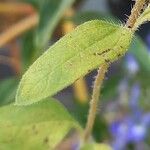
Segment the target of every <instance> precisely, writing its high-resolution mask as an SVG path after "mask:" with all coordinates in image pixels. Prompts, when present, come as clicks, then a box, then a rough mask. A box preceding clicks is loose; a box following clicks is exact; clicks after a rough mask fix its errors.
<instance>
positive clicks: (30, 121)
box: [0, 99, 80, 150]
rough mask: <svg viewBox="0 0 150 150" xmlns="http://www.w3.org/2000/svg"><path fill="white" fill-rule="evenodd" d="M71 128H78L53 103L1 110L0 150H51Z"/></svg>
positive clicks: (60, 106) (66, 113)
mask: <svg viewBox="0 0 150 150" xmlns="http://www.w3.org/2000/svg"><path fill="white" fill-rule="evenodd" d="M72 128H80V127H79V126H78V123H76V122H75V121H74V119H73V118H72V117H71V116H70V115H69V113H68V112H67V111H66V109H65V108H64V107H63V106H62V105H61V104H60V103H59V102H58V101H57V100H54V99H49V100H46V101H43V102H40V103H37V104H34V105H30V106H20V107H19V106H14V105H13V104H12V105H8V106H4V107H1V108H0V150H52V149H53V148H54V147H55V146H56V145H57V144H59V142H60V141H61V140H62V139H63V138H64V137H65V136H66V134H68V132H69V131H70V130H71V129H72ZM79 130H80V129H79Z"/></svg>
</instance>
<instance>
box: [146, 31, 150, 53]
mask: <svg viewBox="0 0 150 150" xmlns="http://www.w3.org/2000/svg"><path fill="white" fill-rule="evenodd" d="M146 41H147V45H148V49H149V51H150V33H149V34H148V36H147V38H146Z"/></svg>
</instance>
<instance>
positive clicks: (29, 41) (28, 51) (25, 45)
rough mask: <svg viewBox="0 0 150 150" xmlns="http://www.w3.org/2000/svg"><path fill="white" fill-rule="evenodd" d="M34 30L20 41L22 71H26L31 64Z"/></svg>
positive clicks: (33, 50) (33, 48)
mask: <svg viewBox="0 0 150 150" xmlns="http://www.w3.org/2000/svg"><path fill="white" fill-rule="evenodd" d="M34 37H35V30H32V31H29V32H27V33H25V35H24V36H23V39H22V51H21V53H22V61H23V70H24V69H26V68H27V67H28V66H29V65H30V64H31V63H32V62H33V57H34V53H35V51H36V49H35V44H34Z"/></svg>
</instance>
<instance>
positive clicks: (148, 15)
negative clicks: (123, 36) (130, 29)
mask: <svg viewBox="0 0 150 150" xmlns="http://www.w3.org/2000/svg"><path fill="white" fill-rule="evenodd" d="M147 21H150V4H149V5H148V7H147V8H146V9H145V11H144V12H143V13H142V14H141V16H140V17H139V18H138V19H137V21H136V23H135V25H134V29H137V28H138V27H139V26H140V25H141V24H143V23H145V22H147Z"/></svg>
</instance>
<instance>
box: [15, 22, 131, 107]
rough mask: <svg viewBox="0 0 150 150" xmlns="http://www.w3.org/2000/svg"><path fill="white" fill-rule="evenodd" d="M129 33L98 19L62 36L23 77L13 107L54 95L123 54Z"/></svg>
mask: <svg viewBox="0 0 150 150" xmlns="http://www.w3.org/2000/svg"><path fill="white" fill-rule="evenodd" d="M131 39H132V32H131V30H130V29H128V28H125V27H122V26H116V25H113V24H111V23H107V22H104V21H100V20H94V21H89V22H87V23H84V24H82V25H80V26H79V27H77V28H76V29H75V30H74V31H73V32H71V33H69V34H68V35H66V36H64V37H63V38H62V39H61V40H59V41H58V42H56V43H55V44H54V45H53V46H51V47H50V48H49V50H48V51H47V52H45V53H44V54H43V55H42V56H41V57H40V58H38V59H37V60H36V61H35V62H34V64H33V65H32V66H31V67H30V68H29V70H28V71H27V72H26V73H25V75H24V76H23V78H22V80H21V82H20V85H19V88H18V91H17V95H16V104H18V105H19V104H20V105H27V104H31V103H34V102H37V101H39V100H42V99H43V98H46V97H48V96H51V95H54V94H56V93H57V92H58V91H60V90H62V89H63V88H65V87H66V86H68V85H70V84H72V83H73V82H74V81H76V80H77V79H78V78H80V77H82V76H84V75H86V74H87V73H88V72H90V71H91V70H93V69H95V68H98V67H99V66H100V65H102V64H103V63H108V62H113V61H115V60H117V59H118V57H120V56H121V55H124V53H125V52H126V50H127V48H128V46H129V44H130V41H131Z"/></svg>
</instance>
